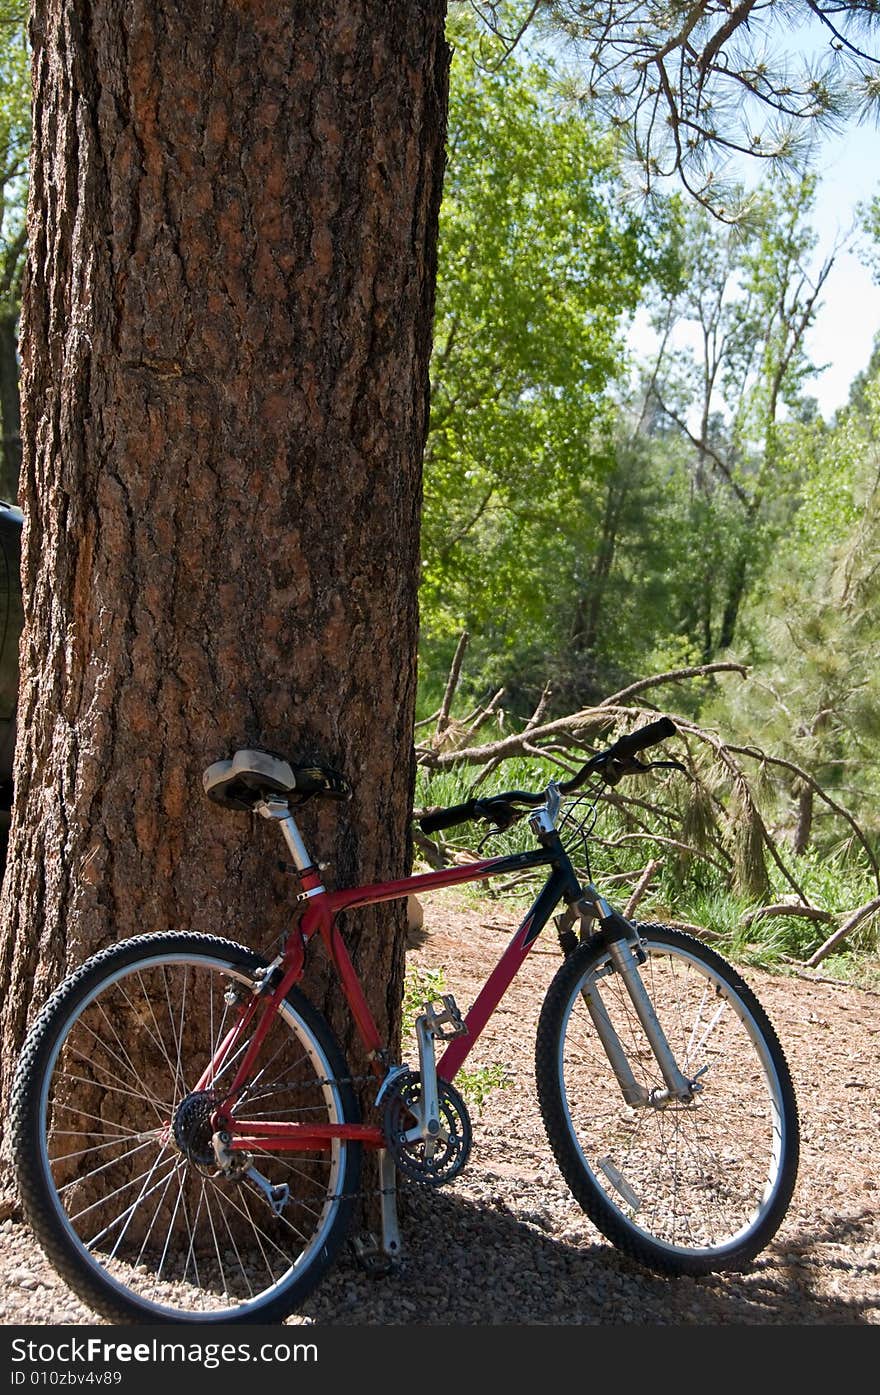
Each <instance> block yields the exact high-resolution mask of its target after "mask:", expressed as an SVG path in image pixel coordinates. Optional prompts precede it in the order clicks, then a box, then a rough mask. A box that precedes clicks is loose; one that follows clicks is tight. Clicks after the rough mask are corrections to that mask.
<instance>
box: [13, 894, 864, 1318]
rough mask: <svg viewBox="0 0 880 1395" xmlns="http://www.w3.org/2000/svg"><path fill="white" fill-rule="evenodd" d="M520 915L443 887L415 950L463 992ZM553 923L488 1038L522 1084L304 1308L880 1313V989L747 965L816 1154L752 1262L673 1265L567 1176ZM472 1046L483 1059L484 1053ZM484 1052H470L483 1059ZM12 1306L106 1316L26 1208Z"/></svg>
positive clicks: (806, 1157)
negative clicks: (591, 1204) (396, 1253)
mask: <svg viewBox="0 0 880 1395" xmlns="http://www.w3.org/2000/svg"><path fill="white" fill-rule="evenodd" d="M513 924H514V918H513V917H512V916H511V915H510V914H508V913H507V912H506V911H503V910H496V909H494V908H493V907H490V908H489V909H488V911H487V909H486V907H485V905H483V906H482V907H480V908H476V907H475V908H469V907H468V906H467V905H464V904H463V903H462V902H461V901H456V900H454V899H452V898H447V897H444V896H439V895H438V896H437V897H432V899H431V903H430V906H429V908H427V927H426V928H427V931H428V934H427V939H426V942H425V943H424V944H423V945H421V946H420V947H419V948H417V949H415V950H413V951H412V952H411V955H410V962H411V963H415V964H419V965H422V966H430V967H437V966H440V965H442V966H443V968H444V970H445V976H446V982H447V986H448V991H453V992H454V993H455V994H456V997H457V999H458V1001H459V1003H460V1004H461V1005H462V1007H464V1006H466V1005H467V1004H469V1003H470V1002H471V1001H472V1000H473V997H474V995H475V993H476V990H477V988H478V987H479V985H480V984H481V982H482V981H483V980H484V979H485V977H486V975H487V973H488V971H489V970H490V968H491V967H492V965H493V964H494V962H495V961H496V960H497V958H498V956H499V954H500V952H501V950H502V949H503V947H504V944H505V942H506V941H505V939H504V935H509V934H510V933H511V929H512V926H513ZM546 938H547V941H548V942H547V947H546V948H543V947H542V944H539V946H538V947H537V949H536V950H535V951H533V953H532V955H531V956H530V959H529V960H528V961H527V963H526V965H525V967H524V969H523V970H522V972H521V974H520V976H519V978H518V979H517V980H516V982H515V983H514V985H513V986H512V988H511V990H510V991H509V993H508V995H507V997H506V998H505V999H504V1001H503V1003H502V1005H501V1008H500V1009H499V1011H498V1012H497V1013H496V1015H495V1017H494V1018H493V1020H492V1022H490V1024H489V1027H488V1028H487V1030H486V1032H485V1033H484V1036H483V1037H482V1038H481V1040H480V1042H479V1044H478V1047H477V1049H476V1050H475V1052H474V1057H475V1058H476V1062H480V1061H481V1062H483V1063H484V1064H498V1063H500V1064H503V1065H504V1067H505V1068H506V1070H507V1072H508V1074H509V1076H510V1079H511V1084H510V1085H509V1086H508V1087H507V1088H505V1089H502V1090H496V1091H494V1092H493V1093H492V1094H491V1095H490V1096H489V1098H488V1099H487V1100H486V1102H485V1104H484V1107H483V1111H482V1114H481V1115H478V1116H477V1117H475V1119H474V1149H473V1154H472V1158H471V1162H470V1163H469V1165H468V1167H467V1169H466V1170H465V1172H464V1173H463V1174H462V1176H461V1177H459V1178H458V1179H457V1180H456V1181H455V1182H454V1183H453V1184H452V1185H451V1186H449V1187H447V1188H444V1189H442V1190H437V1191H433V1192H427V1191H423V1190H421V1189H417V1188H414V1187H411V1186H407V1187H404V1188H403V1189H402V1191H401V1195H400V1208H399V1211H400V1225H401V1234H402V1238H403V1242H404V1250H405V1253H404V1255H403V1256H402V1258H401V1259H400V1260H399V1261H398V1263H397V1265H396V1266H395V1268H394V1270H393V1271H392V1273H391V1274H389V1275H387V1276H385V1277H381V1278H374V1277H371V1276H369V1275H367V1274H366V1273H365V1272H364V1271H363V1270H362V1269H361V1267H360V1266H359V1265H358V1263H357V1261H356V1260H355V1259H354V1258H353V1256H352V1255H350V1254H349V1253H347V1252H346V1254H345V1255H344V1257H343V1258H342V1259H341V1260H340V1261H338V1262H337V1264H336V1265H335V1266H334V1268H333V1270H332V1271H331V1273H330V1274H329V1275H328V1276H327V1277H326V1278H325V1280H324V1282H323V1284H322V1285H321V1287H320V1288H319V1289H318V1291H317V1293H316V1294H315V1295H313V1297H312V1298H311V1299H310V1300H309V1301H308V1302H306V1303H305V1304H304V1306H303V1307H302V1309H301V1310H300V1312H298V1313H297V1314H296V1315H294V1316H293V1317H291V1318H290V1319H289V1320H288V1321H289V1322H290V1323H292V1324H315V1325H322V1326H323V1325H329V1326H332V1325H334V1324H339V1325H345V1326H351V1325H361V1324H365V1325H372V1326H386V1325H401V1324H418V1325H434V1324H443V1325H459V1324H478V1325H485V1326H492V1325H496V1324H510V1323H514V1324H524V1325H563V1324H564V1325H619V1324H625V1323H640V1324H659V1325H668V1324H675V1325H700V1324H710V1325H718V1324H752V1325H755V1324H763V1325H798V1326H802V1325H812V1324H835V1325H841V1324H849V1325H856V1324H857V1325H863V1324H878V1323H880V1217H878V1203H880V1162H878V1158H880V1149H878V1128H880V1083H878V1079H877V1070H876V1064H877V1058H878V1047H880V995H878V994H876V993H870V992H867V991H863V990H859V989H856V988H853V987H849V986H841V985H837V984H834V983H827V982H820V981H806V980H804V979H802V978H796V977H791V976H778V975H768V974H765V973H761V972H758V971H756V970H748V971H746V974H745V976H746V977H747V978H748V979H749V981H750V982H751V984H752V986H753V987H754V988H755V990H756V992H757V994H758V996H759V998H760V999H761V1001H762V1003H763V1004H764V1006H765V1007H766V1009H767V1010H768V1012H769V1014H770V1016H771V1018H772V1019H773V1021H774V1023H775V1026H776V1028H777V1032H778V1033H779V1036H780V1038H781V1040H782V1042H783V1045H784V1047H785V1050H786V1054H787V1056H788V1058H789V1061H790V1063H791V1066H792V1071H793V1075H794V1079H795V1086H796V1089H797V1093H798V1100H799V1106H800V1111H801V1120H802V1158H801V1168H800V1175H799V1181H798V1186H797V1190H796V1192H795V1196H794V1200H793V1203H792V1206H791V1209H790V1211H789V1214H788V1216H787V1218H786V1220H785V1221H784V1223H783V1225H782V1228H781V1229H780V1231H779V1233H778V1235H777V1236H776V1238H775V1240H774V1241H773V1242H772V1243H771V1245H770V1247H769V1248H768V1249H767V1250H766V1251H765V1252H764V1254H762V1255H761V1256H759V1257H758V1259H757V1260H756V1261H755V1262H754V1263H753V1264H752V1266H751V1267H750V1268H749V1269H748V1270H747V1271H746V1272H745V1273H741V1274H733V1275H716V1276H711V1277H708V1278H702V1279H676V1280H666V1279H662V1278H659V1277H656V1276H654V1275H651V1274H648V1273H646V1272H645V1271H643V1270H642V1269H640V1268H639V1267H638V1266H637V1265H635V1264H634V1263H632V1262H631V1261H629V1260H628V1259H626V1258H625V1257H623V1256H622V1255H620V1254H618V1253H617V1252H616V1251H615V1250H614V1249H613V1248H612V1247H611V1246H610V1245H609V1244H607V1243H606V1242H605V1241H604V1240H603V1239H602V1237H601V1236H600V1235H598V1233H597V1232H596V1231H595V1230H594V1229H593V1227H592V1226H591V1225H590V1223H589V1222H588V1221H587V1219H586V1218H585V1217H584V1216H583V1214H582V1213H581V1212H580V1210H579V1208H578V1207H577V1206H576V1204H575V1203H574V1202H573V1201H572V1198H571V1196H570V1194H569V1192H568V1190H567V1188H566V1186H565V1184H564V1182H563V1181H562V1179H561V1177H560V1176H559V1174H558V1172H557V1170H556V1165H555V1162H554V1160H553V1157H552V1155H551V1153H550V1149H549V1146H548V1145H547V1142H546V1139H545V1137H544V1133H543V1126H542V1123H541V1119H540V1115H539V1112H538V1106H537V1102H536V1098H535V1091H534V1076H533V1066H532V1057H533V1051H534V1035H535V1023H536V1021H537V1016H538V1012H539V1010H540V1004H541V1000H542V998H543V994H544V990H545V988H546V985H547V983H548V982H549V980H550V978H551V977H552V975H553V973H554V972H555V970H556V968H557V967H558V964H559V956H558V954H557V953H556V951H555V949H554V948H553V947H552V945H551V943H550V937H549V936H548V937H546ZM476 1062H475V1063H476ZM469 1065H470V1062H469ZM0 1275H2V1279H3V1286H2V1291H0V1322H2V1323H4V1324H12V1323H16V1324H19V1323H21V1324H31V1323H35V1324H68V1323H74V1324H83V1323H94V1322H96V1321H98V1320H99V1319H97V1318H96V1316H95V1314H94V1313H92V1312H91V1311H90V1310H89V1309H87V1308H85V1307H83V1306H82V1304H80V1303H79V1302H78V1300H77V1299H76V1298H75V1297H74V1296H73V1295H72V1294H71V1293H70V1291H69V1290H68V1289H67V1287H66V1286H65V1284H64V1283H63V1281H62V1280H61V1279H59V1278H58V1277H57V1276H56V1275H55V1273H54V1271H53V1270H52V1269H51V1268H50V1267H49V1265H48V1264H47V1262H46V1261H45V1260H44V1259H43V1256H42V1254H41V1252H40V1251H39V1250H38V1249H37V1247H36V1245H35V1244H34V1242H33V1240H32V1239H31V1236H30V1233H29V1231H28V1230H27V1229H26V1227H25V1226H24V1225H23V1223H22V1222H21V1221H20V1220H19V1219H17V1217H16V1215H15V1214H13V1215H12V1216H11V1217H9V1218H8V1219H6V1220H4V1221H3V1222H2V1223H0Z"/></svg>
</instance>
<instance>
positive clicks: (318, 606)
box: [0, 0, 448, 1095]
mask: <svg viewBox="0 0 880 1395" xmlns="http://www.w3.org/2000/svg"><path fill="white" fill-rule="evenodd" d="M444 13H445V0H336V3H326V4H315V3H313V0H294V3H292V4H290V5H278V4H276V3H274V0H248V3H247V4H229V3H225V2H224V0H174V3H170V0H159V3H156V0H134V2H133V3H132V4H130V5H126V6H119V5H115V4H111V3H110V0H90V2H89V3H86V0H37V3H36V11H35V15H34V19H33V22H32V37H33V44H34V60H33V61H34V98H35V103H34V153H33V165H32V188H31V206H30V210H29V216H30V228H31V243H30V248H29V262H28V271H27V276H26V285H25V299H24V311H23V338H22V357H23V400H24V413H23V436H24V463H23V489H22V506H23V508H24V511H25V516H26V523H25V532H24V540H23V564H22V566H23V584H24V594H25V614H26V633H25V640H24V643H23V648H22V676H21V697H20V707H19V744H18V752H17V759H16V769H15V782H16V795H15V808H14V815H13V818H14V823H13V835H12V849H11V854H10V863H9V868H8V871H7V874H6V877H5V881H4V887H3V903H2V914H3V917H4V923H5V933H4V938H3V945H2V956H0V996H2V1002H3V1024H2V1025H3V1034H4V1037H3V1073H4V1087H3V1088H4V1095H5V1088H6V1081H7V1080H8V1073H9V1070H10V1068H11V1064H12V1061H13V1058H14V1055H15V1053H16V1050H17V1048H18V1045H19V1042H20V1039H21V1036H22V1032H23V1030H24V1028H25V1025H26V1021H27V1020H29V1019H30V1018H31V1017H32V1016H33V1013H34V1011H35V1010H36V1008H37V1007H38V1006H39V1004H40V1002H41V1001H42V1000H43V999H44V998H45V996H46V994H47V992H48V991H49V989H50V988H51V987H52V986H53V985H54V984H55V983H56V982H57V980H58V979H59V977H60V976H61V975H62V974H63V973H64V972H65V971H66V970H67V969H69V968H70V966H71V965H73V964H75V963H78V962H79V961H81V960H82V959H83V958H84V957H85V956H86V955H88V954H90V953H92V952H93V951H95V950H97V949H99V948H101V947H102V946H104V945H107V944H109V943H111V942H113V941H116V940H119V939H121V938H124V937H127V936H130V935H132V934H135V933H139V932H143V931H151V930H162V929H169V928H172V927H174V928H188V929H192V930H196V931H211V932H215V933H217V932H220V933H222V934H224V935H227V936H229V937H230V938H233V939H241V940H243V941H245V942H246V943H248V944H252V945H255V946H256V947H257V948H261V949H268V950H269V951H270V952H274V946H275V943H276V941H277V937H278V936H279V934H280V933H281V932H282V931H283V930H284V929H285V926H286V925H287V923H288V921H289V919H290V910H291V883H290V879H289V878H288V877H285V876H283V875H282V874H281V873H280V872H276V870H275V869H276V861H277V859H278V858H279V857H282V856H284V848H283V845H282V843H281V841H280V839H279V838H278V834H277V831H276V830H275V829H274V828H272V827H271V826H270V825H268V824H267V823H265V822H264V821H263V820H259V819H257V820H253V821H252V820H251V819H250V818H249V816H248V815H246V814H241V815H235V814H232V813H225V812H223V811H220V810H218V809H217V808H216V806H214V805H211V804H209V803H208V802H207V801H206V800H205V799H204V797H203V794H202V787H201V778H200V777H201V772H202V770H203V768H204V767H205V766H206V765H207V764H208V763H209V762H211V761H214V760H217V759H218V758H222V757H225V756H227V755H228V754H230V753H231V752H232V751H234V750H235V749H236V748H237V747H240V746H249V745H263V746H266V747H269V748H271V749H273V750H276V751H279V752H281V753H283V754H285V755H286V756H288V757H290V758H291V759H302V758H320V759H323V760H325V761H326V762H327V763H329V764H331V765H333V766H334V767H336V768H338V769H340V770H341V771H343V772H344V773H345V775H346V776H347V777H348V778H349V780H350V781H351V783H352V784H353V786H354V796H353V799H352V801H351V803H350V804H349V805H347V806H338V805H334V804H325V805H314V806H312V805H310V806H307V810H306V811H305V813H304V815H303V820H302V827H303V832H304V836H305V837H306V841H307V843H308V844H309V846H310V847H311V848H312V850H313V851H314V852H315V853H316V855H318V856H320V857H321V858H322V860H323V859H326V860H327V861H329V862H330V863H331V868H332V870H331V871H330V872H328V873H327V876H326V880H327V882H328V884H329V885H331V886H332V885H342V884H345V883H346V882H349V881H352V882H353V881H372V880H374V879H381V878H385V877H388V876H390V875H401V874H403V873H404V872H405V870H406V867H407V865H408V859H409V857H410V839H409V831H408V830H409V810H410V808H411V797H412V786H413V778H414V770H413V762H412V756H411V749H412V720H413V714H414V701H415V659H416V638H417V597H416V585H417V569H418V536H419V527H418V519H419V508H420V501H421V458H422V450H423V446H424V439H425V432H426V424H427V402H428V360H429V355H430V346H431V318H432V311H433V293H434V281H435V253H436V233H437V215H438V206H439V200H440V190H441V183H442V167H443V149H444V127H445V110H446V90H447V72H448V50H447V47H446V44H445V40H444V37H443V21H444ZM346 929H347V937H348V942H349V945H350V947H351V948H352V951H353V954H354V958H355V962H356V965H357V967H358V969H359V971H360V972H361V974H362V975H364V977H365V981H366V984H367V986H368V996H369V999H370V1002H371V1006H372V1008H373V1010H374V1012H375V1014H376V1016H377V1019H378V1020H379V1022H380V1023H381V1025H382V1026H383V1028H387V1030H388V1032H389V1034H390V1035H392V1036H393V1034H394V1032H395V1031H396V1029H397V1019H398V1015H399V1004H400V989H401V979H402V967H403V952H404V943H405V933H406V915H405V905H403V904H400V905H399V906H398V907H397V909H396V910H395V909H394V908H388V907H384V908H381V909H380V910H379V911H378V912H375V913H363V914H358V916H357V917H356V918H354V917H352V918H351V919H350V922H349V924H348V925H347V927H346ZM319 958H320V956H319ZM311 988H312V996H313V997H316V998H317V999H318V1001H319V1002H320V1001H321V999H322V997H323V998H325V999H327V1000H331V1001H332V1000H334V999H335V1000H338V998H339V996H340V995H339V994H338V992H336V993H334V994H331V993H328V992H327V984H326V970H325V969H321V970H320V971H319V972H316V973H315V975H314V976H313V978H312V980H311ZM337 1025H338V1024H337ZM344 1045H345V1046H346V1047H347V1048H350V1047H351V1040H350V1039H348V1040H345V1041H344ZM350 1059H351V1064H352V1066H353V1067H355V1068H357V1066H358V1065H359V1064H362V1062H360V1061H359V1060H358V1059H357V1058H356V1057H355V1056H354V1055H352V1056H351V1058H350Z"/></svg>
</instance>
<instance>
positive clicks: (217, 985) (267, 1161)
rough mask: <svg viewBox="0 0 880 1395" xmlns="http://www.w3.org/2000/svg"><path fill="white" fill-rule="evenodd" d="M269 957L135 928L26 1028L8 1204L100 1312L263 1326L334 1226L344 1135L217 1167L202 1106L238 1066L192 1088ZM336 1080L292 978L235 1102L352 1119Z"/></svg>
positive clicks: (355, 1163) (347, 1202)
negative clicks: (135, 933)
mask: <svg viewBox="0 0 880 1395" xmlns="http://www.w3.org/2000/svg"><path fill="white" fill-rule="evenodd" d="M264 964H265V961H264V960H263V959H261V958H260V956H259V955H257V954H254V953H253V952H252V951H251V950H249V949H246V948H245V947H244V946H242V945H236V944H233V943H231V942H229V941H226V940H222V939H215V938H214V937H212V936H208V935H187V934H160V935H145V936H140V937H138V938H136V939H132V940H127V941H124V942H123V943H122V944H119V945H116V946H114V947H113V948H111V949H108V950H105V951H103V952H102V953H100V954H98V955H95V956H94V958H92V959H90V960H89V961H88V962H87V963H86V964H84V965H83V966H82V968H81V969H79V970H78V971H77V972H76V973H75V974H73V975H72V976H71V977H70V978H69V979H67V980H66V981H65V982H64V983H63V984H62V985H61V987H60V988H59V989H58V990H57V991H56V992H55V993H54V994H53V996H52V997H51V998H50V1000H49V1001H48V1003H47V1004H46V1006H45V1008H44V1009H43V1011H42V1012H41V1013H40V1015H39V1017H38V1018H37V1020H36V1022H35V1023H34V1026H33V1027H32V1029H31V1031H30V1033H29V1036H28V1039H27V1041H26V1043H25V1046H24V1049H23V1051H22V1055H21V1058H20V1061H19V1066H18V1071H17V1074H16V1078H15V1082H14V1085H13V1089H12V1094H11V1110H10V1112H11V1125H12V1146H13V1154H14V1161H15V1168H16V1175H17V1181H18V1187H19V1193H20V1196H21V1200H22V1205H23V1207H24V1211H25V1215H26V1218H27V1220H28V1222H29V1224H30V1226H31V1228H32V1230H33V1231H34V1233H35V1234H36V1236H37V1239H38V1240H39V1241H40V1243H41V1244H42V1246H43V1249H44V1250H45V1252H46V1254H47V1256H48V1258H49V1259H50V1260H51V1262H52V1263H53V1264H54V1266H55V1268H56V1269H57V1270H58V1271H59V1273H61V1275H62V1276H63V1277H64V1278H65V1279H66V1280H67V1282H68V1283H69V1284H70V1286H71V1288H73V1289H74V1290H75V1291H76V1292H77V1293H78V1294H79V1295H80V1297H81V1298H82V1299H83V1300H84V1302H86V1303H87V1304H89V1306H90V1307H92V1308H94V1309H96V1310H97V1311H98V1312H100V1313H103V1314H104V1315H105V1316H106V1317H108V1318H110V1319H111V1320H112V1321H116V1322H156V1323H159V1322H199V1323H205V1322H222V1323H235V1322H270V1321H275V1320H277V1319H279V1318H281V1317H283V1316H286V1315H287V1314H288V1313H289V1312H290V1311H292V1309H293V1308H294V1307H295V1306H296V1304H297V1303H298V1301H300V1300H301V1299H302V1298H304V1297H305V1296H306V1294H307V1293H308V1292H310V1291H311V1289H312V1288H313V1287H314V1285H315V1284H316V1283H317V1281H318V1279H319V1278H320V1276H321V1274H322V1273H323V1271H324V1270H325V1269H326V1267H327V1265H328V1264H329V1263H330V1261H331V1259H332V1258H333V1256H334V1254H335V1252H336V1250H337V1249H338V1247H339V1245H340V1243H341V1241H342V1239H343V1237H344V1235H345V1231H346V1228H347V1225H348V1222H349V1220H350V1217H351V1211H352V1206H353V1204H354V1197H355V1194H356V1193H357V1190H358V1185H359V1176H360V1145H359V1144H353V1143H350V1142H346V1141H344V1140H334V1141H333V1142H332V1143H331V1144H329V1145H327V1146H326V1147H324V1148H318V1147H316V1148H315V1150H314V1151H312V1152H295V1153H272V1154H268V1153H264V1152H261V1151H257V1150H255V1151H254V1154H253V1156H252V1157H248V1158H246V1159H245V1162H248V1163H250V1166H249V1167H248V1168H247V1169H245V1167H244V1166H243V1167H242V1168H241V1170H240V1171H239V1172H238V1173H237V1174H236V1175H235V1176H226V1175H224V1174H223V1173H221V1172H220V1171H219V1170H218V1168H217V1164H216V1158H215V1156H214V1153H213V1146H212V1127H211V1122H210V1116H211V1112H212V1110H213V1108H214V1107H215V1106H216V1103H217V1101H218V1100H220V1099H222V1097H223V1088H224V1084H225V1082H226V1081H227V1080H228V1079H229V1078H230V1077H231V1072H232V1070H234V1069H235V1066H234V1062H230V1063H229V1065H228V1066H226V1067H224V1068H222V1069H221V1070H220V1071H219V1073H218V1075H217V1077H216V1078H215V1079H213V1080H212V1081H211V1082H210V1089H209V1090H201V1091H196V1090H195V1086H196V1084H197V1083H198V1082H199V1080H200V1077H201V1076H202V1075H203V1073H204V1072H205V1071H206V1069H207V1067H208V1065H209V1063H210V1061H211V1060H212V1059H214V1056H215V1052H216V1050H217V1047H218V1045H219V1043H221V1042H222V1041H223V1040H224V1038H225V1037H226V1035H227V1034H228V1033H229V1031H230V1028H231V1026H232V1024H233V1022H234V1021H235V1020H236V1018H237V1014H238V1006H239V1004H241V1003H242V1002H244V1001H245V1000H246V997H247V995H248V994H249V993H250V990H251V988H252V986H253V984H254V981H255V973H256V971H257V970H258V969H260V968H262V967H263V966H264ZM244 1050H245V1043H239V1045H238V1049H237V1050H236V1052H235V1056H234V1061H237V1060H240V1059H241V1056H242V1054H243V1052H244ZM348 1076H349V1072H348V1070H347V1069H346V1066H345V1062H344V1059H343V1057H342V1054H341V1052H340V1050H339V1047H338V1046H337V1044H336V1042H335V1040H334V1038H333V1036H332V1034H331V1032H330V1029H329V1027H328V1026H327V1023H326V1022H325V1021H324V1019H323V1018H322V1017H321V1016H320V1014H319V1013H318V1012H317V1011H316V1010H315V1009H314V1007H313V1006H312V1005H311V1004H310V1003H309V1002H308V1000H307V999H306V998H305V997H304V996H303V995H302V994H301V993H300V992H298V991H297V990H295V989H294V990H293V991H292V992H291V993H290V995H289V996H288V998H287V999H286V1000H285V1002H284V1003H283V1004H282V1005H281V1007H280V1009H279V1010H278V1011H277V1012H276V1014H275V1015H274V1017H273V1020H272V1023H271V1026H270V1028H269V1032H268V1035H267V1037H266V1039H265V1041H264V1042H263V1043H262V1046H261V1049H260V1054H259V1057H258V1060H257V1063H256V1065H255V1066H254V1068H253V1074H252V1077H251V1080H250V1082H249V1084H248V1086H247V1088H246V1090H245V1091H244V1093H243V1094H242V1095H241V1097H240V1098H239V1100H238V1102H237V1103H236V1104H235V1106H234V1109H233V1113H234V1114H235V1116H236V1118H237V1119H238V1120H240V1121H241V1122H242V1123H245V1122H248V1121H250V1122H253V1124H254V1126H255V1128H258V1127H259V1125H260V1122H261V1121H262V1120H267V1119H273V1120H295V1121H299V1122H304V1123H312V1124H318V1123H320V1124H324V1123H331V1124H342V1123H353V1122H357V1121H358V1119H359V1117H360V1116H359V1112H358V1108H357V1103H356V1100H355V1097H354V1093H353V1091H352V1088H351V1084H350V1083H349V1080H348ZM271 1189H274V1190H271ZM273 1202H274V1204H273Z"/></svg>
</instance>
